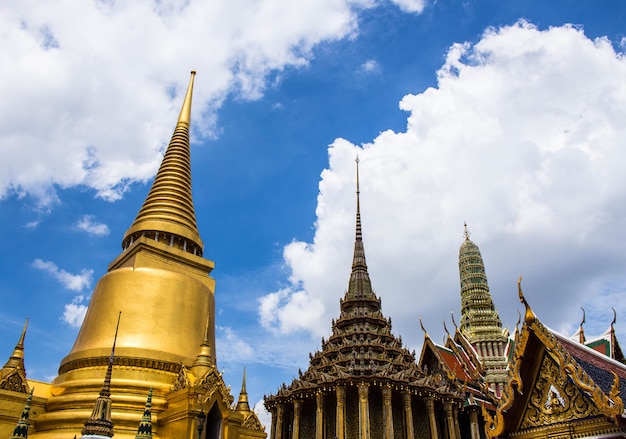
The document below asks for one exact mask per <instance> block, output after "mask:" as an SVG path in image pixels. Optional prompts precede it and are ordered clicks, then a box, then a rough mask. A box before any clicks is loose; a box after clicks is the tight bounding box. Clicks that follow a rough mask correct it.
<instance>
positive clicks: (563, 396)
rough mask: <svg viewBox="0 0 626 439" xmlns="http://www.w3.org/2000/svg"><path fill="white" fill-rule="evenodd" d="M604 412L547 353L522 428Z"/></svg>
mask: <svg viewBox="0 0 626 439" xmlns="http://www.w3.org/2000/svg"><path fill="white" fill-rule="evenodd" d="M601 415H602V413H600V411H599V410H598V409H597V408H596V407H595V405H594V404H593V403H592V402H591V401H590V400H589V398H587V397H586V396H585V395H583V394H582V393H581V392H580V390H579V389H578V387H577V386H575V385H574V384H573V382H572V381H571V380H570V379H569V378H568V376H567V375H566V373H565V370H564V369H563V368H560V367H559V366H558V364H557V363H556V362H555V361H554V360H553V359H552V358H550V356H549V355H545V356H544V359H543V361H542V363H541V368H540V369H539V376H538V377H537V380H536V381H535V387H534V389H533V391H532V393H531V395H530V398H529V401H528V405H527V407H526V411H525V413H524V417H523V418H522V422H521V424H520V429H522V430H525V429H528V428H535V427H542V426H546V425H551V424H557V423H562V422H569V421H575V420H578V419H585V418H589V417H595V416H601Z"/></svg>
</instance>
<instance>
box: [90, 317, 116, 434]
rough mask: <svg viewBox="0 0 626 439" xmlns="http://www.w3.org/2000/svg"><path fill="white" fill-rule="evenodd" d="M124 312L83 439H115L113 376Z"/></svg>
mask: <svg viewBox="0 0 626 439" xmlns="http://www.w3.org/2000/svg"><path fill="white" fill-rule="evenodd" d="M121 317H122V312H121V311H120V313H119V314H118V317H117V326H116V327H115V337H113V347H112V348H111V356H110V357H109V365H108V367H107V373H106V375H105V377H104V384H103V385H102V390H100V396H98V399H96V404H95V405H94V408H93V412H92V413H91V417H90V418H89V419H88V420H87V422H85V426H84V427H83V431H82V435H83V437H85V436H87V437H92V436H96V437H98V436H100V437H113V421H112V420H111V374H112V372H113V360H114V358H115V343H116V342H117V331H118V329H119V327H120V319H121Z"/></svg>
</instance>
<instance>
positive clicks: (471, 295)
mask: <svg viewBox="0 0 626 439" xmlns="http://www.w3.org/2000/svg"><path fill="white" fill-rule="evenodd" d="M464 236H465V240H464V241H463V244H461V248H460V249H459V276H460V280H461V327H460V334H459V336H457V338H465V339H466V340H467V342H468V343H469V344H470V345H471V347H472V348H473V350H474V352H475V354H476V356H477V357H478V360H479V361H480V363H481V365H482V367H483V369H484V381H485V382H486V383H487V384H488V386H489V387H490V389H491V390H492V391H494V392H495V394H496V396H499V395H500V393H501V391H502V388H503V386H504V383H505V381H506V374H507V367H508V362H507V359H506V351H507V349H508V344H509V337H508V330H506V329H504V330H503V329H502V321H501V320H500V316H499V315H498V311H496V309H495V307H494V305H493V300H492V298H491V293H490V292H489V284H488V283H487V275H486V274H485V264H484V262H483V258H482V256H481V254H480V250H479V249H478V246H477V245H476V244H475V243H474V242H473V241H472V240H471V239H470V233H469V231H468V230H467V224H466V225H465V231H464ZM461 344H463V342H462V341H461Z"/></svg>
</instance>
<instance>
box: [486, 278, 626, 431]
mask: <svg viewBox="0 0 626 439" xmlns="http://www.w3.org/2000/svg"><path fill="white" fill-rule="evenodd" d="M518 291H519V296H520V300H521V302H522V303H523V304H524V305H525V307H526V314H525V319H524V324H523V326H522V329H521V330H520V331H519V332H518V333H517V336H516V340H515V353H514V356H513V361H512V364H511V367H510V368H509V373H508V377H507V380H506V386H505V388H504V390H503V397H502V399H501V400H500V402H499V404H498V406H497V408H496V413H495V415H494V416H493V417H492V416H491V415H490V414H489V413H488V412H487V411H486V410H485V409H484V407H483V416H484V418H485V421H486V423H485V431H486V433H487V436H488V437H490V438H493V437H496V436H497V437H502V438H505V437H515V438H539V437H547V436H550V437H552V436H554V437H561V435H564V436H563V437H587V436H597V435H601V434H609V433H616V432H624V431H626V430H623V429H622V428H621V427H620V426H619V425H620V420H621V419H622V413H623V411H624V403H623V402H622V398H621V397H620V379H619V377H618V375H617V374H616V373H615V371H614V370H612V369H610V368H607V369H606V370H604V369H603V370H602V372H604V373H605V375H607V374H608V375H610V376H612V378H613V379H612V381H613V384H612V386H611V387H610V390H607V391H603V390H602V388H601V386H600V385H598V384H597V383H596V382H594V380H593V378H592V377H591V376H590V375H589V373H587V371H586V370H585V369H584V368H583V367H582V366H581V365H580V364H579V363H578V362H577V361H576V359H575V358H574V357H573V356H572V355H570V353H569V352H568V349H567V345H564V343H566V340H565V339H563V338H561V337H560V336H557V335H555V334H554V333H553V332H552V331H550V330H549V329H548V328H546V327H545V326H544V325H543V324H542V323H541V322H540V321H539V319H538V318H537V317H536V316H535V314H534V313H533V312H532V310H531V309H530V306H529V305H528V303H527V302H526V300H525V298H524V296H523V293H522V289H521V278H520V281H519V282H518ZM598 364H600V363H598ZM611 367H614V365H611ZM618 367H620V366H618ZM621 372H622V371H620V373H621ZM623 372H624V373H626V369H624V371H623ZM605 387H606V386H605Z"/></svg>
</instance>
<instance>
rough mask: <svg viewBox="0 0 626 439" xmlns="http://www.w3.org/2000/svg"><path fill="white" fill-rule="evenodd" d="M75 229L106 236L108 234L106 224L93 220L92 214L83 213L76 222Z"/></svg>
mask: <svg viewBox="0 0 626 439" xmlns="http://www.w3.org/2000/svg"><path fill="white" fill-rule="evenodd" d="M76 229H78V230H82V231H83V232H87V233H89V234H90V235H96V236H106V235H108V234H109V227H108V226H107V225H106V224H103V223H96V222H94V216H93V215H83V216H82V217H81V218H80V219H79V220H78V221H77V222H76Z"/></svg>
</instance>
